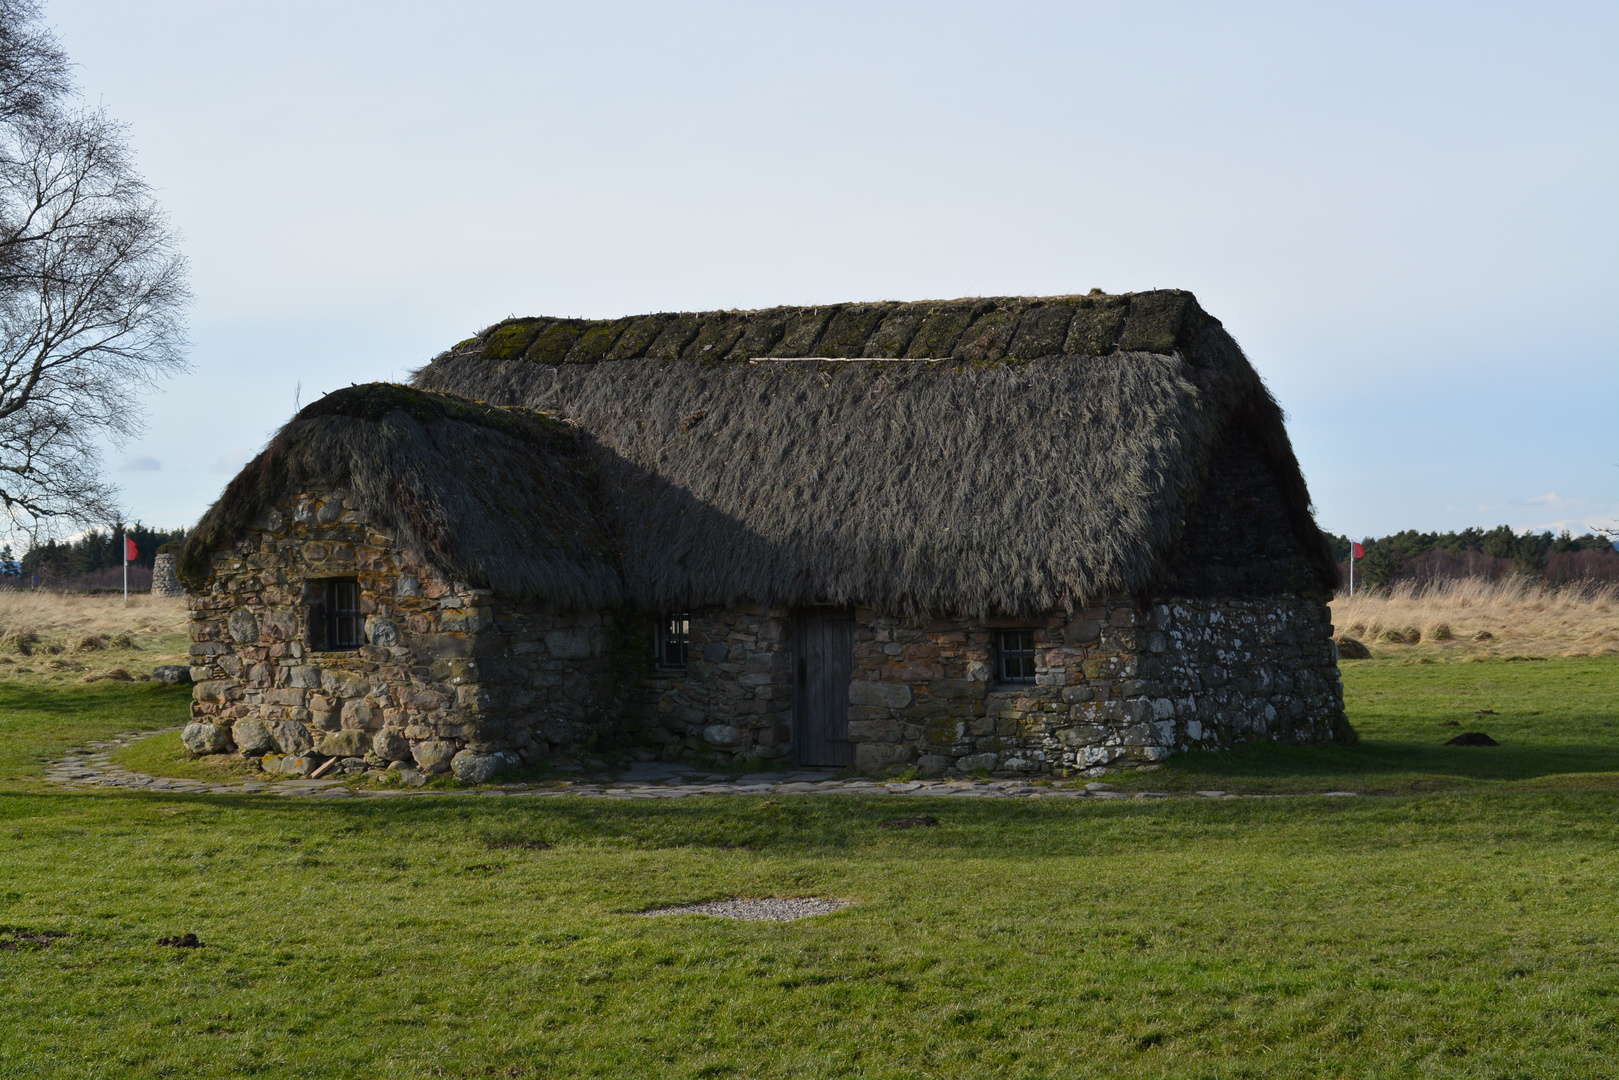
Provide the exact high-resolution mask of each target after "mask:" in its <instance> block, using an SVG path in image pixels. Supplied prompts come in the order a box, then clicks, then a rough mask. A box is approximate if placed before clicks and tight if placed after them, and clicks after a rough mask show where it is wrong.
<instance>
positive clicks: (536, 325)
mask: <svg viewBox="0 0 1619 1080" xmlns="http://www.w3.org/2000/svg"><path fill="white" fill-rule="evenodd" d="M1194 312H1195V313H1196V314H1195V316H1194V314H1193V313H1194ZM1205 320H1206V321H1212V322H1214V323H1215V325H1218V320H1214V319H1213V318H1212V317H1211V316H1208V315H1207V314H1205V313H1203V312H1202V309H1201V308H1200V307H1198V304H1197V299H1196V297H1195V296H1193V295H1192V294H1191V293H1190V292H1187V291H1184V290H1179V289H1157V290H1150V291H1146V292H1136V293H1118V294H1106V293H1102V292H1100V291H1098V290H1092V291H1091V292H1090V293H1087V294H1084V295H1079V294H1066V295H1057V296H1034V297H1021V296H996V297H964V298H960V299H956V300H921V301H911V302H899V301H870V302H845V303H836V304H814V305H804V306H779V307H773V308H757V309H751V310H729V311H704V312H654V313H650V314H645V315H633V316H626V317H622V318H618V319H576V318H555V317H522V318H509V319H503V320H501V321H500V322H497V323H495V324H494V325H492V326H490V327H488V328H486V329H485V330H483V331H481V332H480V333H478V334H477V335H474V336H473V337H471V338H468V339H466V340H465V341H463V342H461V343H460V344H458V345H456V346H455V347H454V348H452V349H450V350H449V351H447V352H446V353H444V354H441V358H444V357H449V356H468V355H471V356H477V357H478V358H480V359H483V360H495V361H505V360H526V361H528V362H531V363H541V364H576V363H596V362H600V361H603V360H638V359H646V360H658V361H672V360H693V361H701V362H715V361H728V362H738V361H746V360H756V359H787V358H792V359H810V358H820V359H828V360H854V359H875V360H895V359H913V360H914V359H940V360H943V359H958V360H989V361H993V360H1001V359H1035V358H1038V357H1041V356H1055V355H1086V356H1099V355H1100V356H1105V355H1112V354H1113V353H1116V352H1153V353H1166V354H1167V353H1170V352H1173V351H1175V350H1176V348H1177V347H1178V346H1179V345H1181V344H1182V339H1183V338H1184V337H1187V336H1188V333H1187V331H1190V330H1192V329H1193V328H1194V325H1195V324H1197V323H1199V322H1201V321H1205Z"/></svg>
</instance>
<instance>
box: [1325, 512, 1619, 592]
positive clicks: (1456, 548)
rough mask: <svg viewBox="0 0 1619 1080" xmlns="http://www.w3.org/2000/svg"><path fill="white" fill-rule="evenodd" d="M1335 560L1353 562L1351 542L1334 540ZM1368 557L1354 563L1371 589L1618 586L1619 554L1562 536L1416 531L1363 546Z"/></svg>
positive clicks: (1607, 545) (1596, 540)
mask: <svg viewBox="0 0 1619 1080" xmlns="http://www.w3.org/2000/svg"><path fill="white" fill-rule="evenodd" d="M1328 539H1329V540H1330V541H1331V544H1332V551H1333V555H1334V556H1336V557H1337V559H1338V561H1339V562H1340V563H1342V562H1345V561H1346V560H1348V558H1349V538H1348V537H1347V536H1331V537H1329V538H1328ZM1361 544H1362V546H1363V547H1364V548H1365V549H1366V557H1365V558H1363V559H1358V560H1356V562H1355V579H1356V581H1357V582H1363V583H1365V585H1366V587H1367V588H1372V589H1375V588H1381V587H1387V586H1389V585H1393V584H1395V583H1397V582H1401V581H1412V582H1416V583H1419V584H1420V583H1425V582H1429V581H1437V580H1444V579H1449V578H1460V577H1484V578H1491V579H1494V578H1499V577H1504V576H1507V575H1509V574H1519V575H1523V576H1527V577H1535V578H1540V579H1542V580H1544V581H1546V582H1547V583H1548V584H1552V585H1556V584H1561V583H1563V582H1568V581H1575V580H1602V581H1619V552H1615V551H1613V550H1612V541H1611V540H1609V539H1608V538H1607V537H1605V536H1599V535H1597V534H1595V533H1586V534H1585V535H1583V536H1574V535H1572V534H1571V533H1570V532H1569V531H1568V530H1566V529H1565V530H1564V531H1563V532H1561V533H1558V534H1556V535H1555V536H1554V535H1553V534H1552V533H1551V532H1550V531H1549V530H1548V531H1545V532H1538V533H1536V532H1526V533H1521V534H1520V533H1517V532H1514V531H1513V529H1512V527H1511V526H1508V525H1497V526H1496V527H1495V528H1493V529H1488V530H1485V529H1463V530H1461V531H1460V532H1447V533H1422V532H1416V531H1414V530H1407V531H1405V532H1399V533H1394V534H1392V535H1390V536H1384V537H1367V538H1366V539H1364V540H1362V541H1361Z"/></svg>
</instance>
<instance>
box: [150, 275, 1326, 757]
mask: <svg viewBox="0 0 1619 1080" xmlns="http://www.w3.org/2000/svg"><path fill="white" fill-rule="evenodd" d="M178 569H179V573H180V575H181V577H182V579H183V580H184V581H185V582H186V583H187V585H188V588H189V590H190V600H189V603H190V605H191V609H192V620H193V621H192V639H193V645H192V654H193V663H194V668H193V673H192V674H193V678H194V679H195V681H196V690H195V701H194V703H193V706H192V714H193V715H192V720H193V723H192V724H191V725H190V726H189V727H188V729H187V733H186V738H187V741H188V743H189V744H190V745H191V746H192V747H193V749H195V750H198V751H220V752H223V751H230V750H234V751H237V752H241V753H249V754H260V753H267V754H283V755H295V756H297V755H301V758H300V760H301V761H303V762H306V763H316V762H319V761H321V760H323V759H325V758H332V757H336V758H339V759H340V760H341V761H342V762H343V763H344V764H345V767H350V768H358V767H363V766H362V762H363V761H364V760H366V759H369V760H370V762H371V763H373V764H375V763H377V762H378V761H381V760H411V761H414V762H415V763H417V764H419V765H420V766H421V767H422V768H424V769H427V770H429V771H443V770H445V769H453V770H454V771H455V772H456V774H457V775H462V776H464V777H466V778H469V779H482V778H484V777H487V776H489V775H492V774H493V773H494V772H496V771H498V770H500V769H502V768H505V767H509V766H513V765H516V764H518V763H524V762H526V763H533V762H537V761H540V760H542V759H544V758H546V757H547V756H549V755H553V754H559V753H577V752H580V751H582V750H586V749H589V748H596V749H601V750H605V749H625V750H631V751H633V752H635V753H636V754H638V755H639V756H642V757H649V758H650V757H653V756H659V757H663V758H667V759H676V758H709V759H712V758H713V757H715V756H718V757H721V758H736V759H765V760H780V761H784V762H797V763H801V764H815V765H850V766H853V767H854V768H857V769H860V770H864V771H877V770H882V769H885V768H889V767H893V766H906V765H912V766H915V767H917V768H918V769H919V770H921V771H923V772H926V773H943V772H951V771H956V772H974V771H980V770H987V771H989V772H991V773H997V774H1011V775H1024V776H1030V775H1051V774H1062V773H1071V772H1075V771H1085V770H1092V769H1096V768H1099V767H1108V766H1113V765H1117V764H1128V763H1141V762H1151V761H1157V760H1160V759H1162V758H1163V757H1165V756H1167V755H1168V754H1170V753H1172V752H1174V751H1177V750H1183V749H1188V748H1193V747H1222V746H1230V745H1234V744H1237V743H1242V742H1247V741H1252V740H1255V739H1279V740H1286V741H1293V742H1322V741H1327V740H1333V739H1337V740H1341V741H1342V740H1348V739H1352V738H1353V732H1352V731H1351V730H1350V729H1349V727H1348V725H1347V723H1346V722H1345V719H1344V714H1343V696H1342V690H1341V686H1340V684H1339V681H1338V671H1337V665H1336V655H1335V653H1334V649H1333V645H1332V641H1331V629H1332V628H1331V626H1330V623H1329V614H1328V609H1327V606H1326V604H1327V601H1328V600H1329V599H1330V597H1331V594H1332V591H1333V589H1334V588H1335V587H1336V585H1337V567H1336V564H1335V563H1334V562H1333V560H1332V558H1331V555H1330V553H1329V551H1328V548H1327V545H1326V542H1325V540H1324V538H1323V536H1322V535H1321V533H1320V531H1319V530H1318V529H1317V527H1316V525H1315V522H1314V520H1313V518H1312V516H1311V510H1310V500H1309V495H1308V492H1307V491H1306V489H1305V484H1304V480H1303V477H1302V476H1301V474H1300V471H1299V467H1298V463H1297V461H1296V459H1295V458H1294V455H1293V452H1292V448H1291V446H1290V444H1289V442H1288V438H1287V433H1286V431H1285V429H1284V426H1283V423H1282V416H1281V412H1280V410H1279V409H1278V408H1277V406H1276V404H1275V402H1274V401H1273V400H1272V398H1271V397H1270V395H1269V393H1268V392H1267V391H1266V389H1265V387H1264V385H1263V383H1262V382H1261V380H1260V378H1259V376H1258V374H1257V373H1256V372H1255V371H1254V369H1253V367H1252V366H1251V365H1250V364H1249V363H1248V361H1247V360H1246V358H1245V357H1244V356H1243V354H1242V352H1241V350H1240V349H1239V348H1238V346H1237V344H1236V343H1235V341H1233V340H1232V338H1231V337H1230V336H1229V335H1228V334H1227V333H1226V332H1225V330H1224V329H1223V328H1222V326H1221V324H1220V322H1219V321H1218V320H1217V319H1215V318H1213V317H1212V316H1210V315H1208V314H1207V313H1205V312H1204V311H1203V310H1202V309H1201V308H1200V307H1199V306H1198V304H1197V302H1196V300H1195V299H1194V298H1193V297H1192V295H1191V294H1189V293H1185V292H1178V291H1158V292H1148V293H1136V294H1128V295H1118V296H1112V295H1102V294H1099V293H1092V294H1091V295H1088V296H1064V297H1054V298H996V299H981V300H958V301H948V302H923V303H875V304H840V305H829V306H826V307H816V308H774V309H770V310H764V311H746V312H742V311H730V312H708V313H702V314H661V315H649V316H641V317H635V318H626V319H618V320H613V321H592V320H580V319H512V320H507V321H505V322H502V323H499V324H497V325H495V326H493V327H491V328H490V329H488V330H486V331H484V332H483V333H481V334H479V335H477V336H476V337H473V338H469V339H468V340H466V341H464V342H462V343H460V344H459V345H457V346H455V347H454V348H453V349H451V350H449V351H448V352H446V353H444V354H442V355H441V356H439V357H437V358H435V359H434V360H433V361H432V362H431V363H429V364H428V365H427V366H426V367H424V368H422V369H421V370H420V371H418V372H417V373H416V376H415V378H414V381H413V384H412V385H411V386H409V387H405V386H394V385H385V384H373V385H367V386H357V387H352V388H350V389H347V390H342V391H338V392H337V393H334V394H331V395H329V396H328V397H326V398H323V399H322V400H321V401H318V402H316V403H315V404H313V405H310V406H309V407H307V408H305V409H304V410H303V411H302V412H300V413H299V414H298V415H297V416H296V417H294V418H293V420H292V421H291V422H290V423H288V424H287V426H286V427H285V428H283V429H282V430H281V431H280V432H279V433H278V434H277V435H276V436H275V438H274V439H272V440H271V442H270V444H269V446H268V447H267V448H266V449H265V450H264V452H263V453H262V454H260V455H259V457H258V458H257V459H255V460H254V461H253V462H252V463H251V464H249V465H248V466H247V468H246V469H245V470H243V472H242V474H241V475H240V476H238V477H236V478H235V479H234V480H233V481H232V482H231V483H230V485H229V486H228V487H227V488H226V490H225V492H224V494H223V496H222V497H221V498H220V500H219V502H218V503H217V504H216V505H215V506H214V507H213V508H212V509H211V510H210V511H209V512H208V513H207V515H205V517H204V518H203V520H202V521H201V522H200V523H199V525H198V527H197V528H196V529H195V530H194V531H193V532H192V533H191V535H190V537H189V538H188V540H187V544H186V547H185V549H184V551H183V552H182V553H181V557H180V561H179V567H178Z"/></svg>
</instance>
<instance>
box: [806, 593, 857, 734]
mask: <svg viewBox="0 0 1619 1080" xmlns="http://www.w3.org/2000/svg"><path fill="white" fill-rule="evenodd" d="M853 674H854V612H853V611H850V610H849V609H847V608H804V609H802V610H800V611H799V612H798V613H797V614H796V616H795V617H794V619H793V745H794V746H795V747H797V749H798V763H799V764H800V765H850V764H853V763H854V744H852V743H851V742H849V679H850V677H851V676H852V675H853Z"/></svg>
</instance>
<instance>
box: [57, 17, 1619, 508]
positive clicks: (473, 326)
mask: <svg viewBox="0 0 1619 1080" xmlns="http://www.w3.org/2000/svg"><path fill="white" fill-rule="evenodd" d="M47 19H48V20H49V22H50V23H51V24H52V25H54V26H55V27H56V29H57V31H58V32H59V34H60V35H61V38H62V40H63V42H64V44H65V45H66V47H67V49H68V52H69V54H70V56H71V57H72V59H73V60H74V61H75V62H76V63H77V64H78V65H79V76H80V80H81V83H82V85H83V88H84V90H85V91H86V94H87V96H88V97H89V99H90V100H92V101H99V102H101V103H103V104H104V105H105V106H106V107H107V108H108V110H109V111H110V112H111V113H113V114H114V115H115V116H117V117H119V118H121V119H123V120H125V121H127V122H128V123H129V124H130V125H131V138H132V140H133V143H134V145H135V148H136V150H137V153H138V157H139V161H140V164H141V167H142V168H143V170H144V172H145V174H146V176H147V177H148V178H149V179H150V180H151V181H152V182H153V183H154V184H155V185H156V186H157V187H158V188H159V190H160V193H161V197H162V200H163V202H164V204H165V206H166V207H167V209H168V210H169V212H170V213H171V215H172V217H173V219H174V222H175V224H176V225H177V226H178V227H179V228H180V230H181V231H182V232H183V233H184V236H185V248H186V250H187V252H188V254H189V256H190V258H191V260H192V268H193V275H194V286H195V289H196V292H197V296H198V299H199V302H198V304H197V307H196V309H195V313H194V320H193V328H194V329H193V340H194V342H195V351H194V362H195V373H194V374H193V375H191V376H189V377H186V378H184V379H181V380H177V381H175V382H173V383H171V384H169V385H168V386H167V387H166V388H165V390H164V391H163V392H162V393H158V394H154V395H153V396H151V397H150V398H149V399H147V407H148V410H149V415H150V418H151V431H150V434H149V436H148V437H147V438H145V439H144V440H143V441H141V442H140V443H139V444H136V445H132V446H130V447H128V448H126V449H125V450H124V451H122V452H118V451H114V452H112V453H110V454H109V458H108V465H109V468H111V469H114V470H116V472H115V475H116V477H117V479H118V480H119V482H120V483H121V484H122V485H123V487H124V490H125V493H126V497H127V502H128V505H129V507H130V509H131V511H132V513H133V514H134V515H136V516H139V517H140V518H142V519H143V520H145V521H146V522H148V523H151V524H169V525H180V524H190V523H191V522H192V521H194V520H195V519H196V517H197V516H198V514H200V513H201V511H202V510H203V509H205V508H206V507H207V505H208V504H209V503H210V502H211V501H212V500H213V499H214V498H215V497H216V496H217V495H218V493H219V490H220V489H221V487H222V486H223V485H224V483H225V481H226V480H228V479H229V476H230V475H231V474H232V473H233V472H234V471H235V470H236V468H237V467H239V466H240V465H241V464H242V463H243V462H245V461H246V460H247V458H248V457H249V456H250V455H251V454H252V453H254V452H255V451H257V450H258V449H259V448H260V447H261V446H262V445H263V443H264V442H265V440H266V439H267V438H268V436H269V434H270V433H271V432H272V431H273V430H274V429H275V428H276V427H277V426H278V425H279V424H281V423H283V422H284V421H285V420H286V419H287V417H288V416H289V415H290V414H291V412H292V410H293V405H294V395H295V391H296V389H297V388H298V387H299V386H300V385H301V394H302V400H303V401H304V402H306V403H307V402H308V401H310V400H312V399H313V398H315V397H317V396H319V395H320V394H321V393H323V392H325V391H328V390H331V389H333V388H335V387H338V386H344V385H347V384H348V383H351V382H364V381H367V380H372V379H388V378H391V379H404V378H406V377H407V373H408V372H409V371H410V370H411V369H413V368H414V367H417V366H419V365H421V364H422V363H424V362H425V361H427V360H428V359H430V358H431V357H432V356H433V355H434V354H435V353H436V352H438V351H439V350H441V349H443V348H445V347H446V346H448V345H450V344H451V343H453V342H455V341H457V340H460V339H461V338H463V337H466V336H468V335H469V334H470V333H472V332H474V331H476V330H478V329H480V328H481V327H483V326H486V325H488V324H489V323H491V322H494V321H495V320H497V319H500V318H503V317H505V316H507V315H512V314H520V315H528V314H534V315H542V314H543V315H581V316H592V317H602V316H617V315H625V314H635V313H641V312H646V311H657V310H696V309H710V308H731V307H744V308H745V307H762V306H769V305H773V304H801V303H813V302H830V301H839V300H869V299H923V298H936V297H956V296H965V295H994V294H1051V293H1066V292H1076V291H1078V292H1083V291H1085V290H1088V289H1090V288H1092V287H1093V286H1097V287H1101V288H1104V289H1107V290H1108V291H1123V290H1131V289H1146V288H1153V287H1160V286H1175V287H1180V288H1187V289H1191V290H1193V291H1194V292H1196V293H1197V295H1198V297H1199V299H1200V300H1201V301H1202V303H1203V306H1204V307H1205V308H1207V309H1208V310H1209V311H1211V312H1213V313H1214V314H1216V315H1217V316H1219V317H1220V318H1221V319H1222V320H1223V321H1224V322H1225V324H1226V326H1227V327H1228V328H1229V329H1230V330H1231V331H1232V332H1233V333H1234V334H1235V335H1236V337H1237V339H1238V340H1239V341H1240V342H1241V343H1242V344H1243V346H1244V348H1245V349H1246V350H1247V352H1248V355H1249V356H1250V358H1251V359H1252V360H1253V362H1254V363H1255V365H1257V366H1258V368H1259V370H1260V371H1261V372H1262V373H1263V374H1264V376H1265V378H1266V379H1267V381H1268V382H1269V384H1270V386H1271V389H1272V390H1273V392H1274V393H1275V394H1276V395H1277V397H1278V398H1279V399H1280V401H1281V402H1282V404H1283V406H1284V408H1286V409H1287V411H1288V413H1289V416H1290V418H1291V424H1290V427H1291V431H1292V435H1293V440H1294V445H1295V447H1296V448H1297V450H1298V453H1299V457H1300V459H1301V461H1302V463H1303V465H1304V471H1305V475H1306V477H1307V478H1308V480H1309V483H1310V489H1311V492H1312V494H1313V495H1314V497H1315V501H1316V506H1317V509H1318V517H1319V520H1320V522H1321V524H1322V526H1323V527H1324V528H1327V529H1329V530H1332V531H1335V532H1349V533H1352V534H1383V533H1387V532H1391V531H1395V530H1398V529H1403V528H1418V529H1447V528H1459V527H1463V526H1467V525H1474V524H1477V525H1485V526H1489V525H1494V524H1498V523H1502V522H1505V523H1509V524H1511V525H1514V526H1517V527H1519V528H1524V527H1530V526H1534V527H1548V526H1549V527H1559V526H1562V525H1565V524H1566V525H1568V526H1571V527H1573V528H1575V529H1576V531H1581V530H1583V528H1584V527H1585V526H1586V525H1590V524H1604V523H1615V522H1616V521H1619V415H1616V413H1619V410H1616V406H1619V309H1616V304H1615V296H1616V294H1619V289H1616V285H1619V244H1616V240H1619V227H1616V226H1619V221H1616V212H1619V167H1616V165H1619V161H1616V130H1619V129H1616V119H1619V93H1616V91H1619V75H1616V62H1615V56H1616V51H1615V46H1616V43H1619V5H1615V4H1613V3H1611V2H1606V3H1589V4H1577V3H1568V4H1564V3H1538V4H1524V3H1516V4H1491V3H1479V2H1469V3H1456V4H1426V3H1399V4H1361V5H1328V4H1308V5H1306V4H1297V3H1275V4H1240V3H1221V4H1212V3H1204V4H1145V3H1144V4H1121V3H1117V2H1110V3H1106V4H1100V3H1098V4H1086V3H1067V4H1039V3H1009V2H1002V3H996V4H950V3H937V2H935V3H927V4H921V3H917V4H898V3H874V2H862V3H836V2H821V3H816V4H800V5H790V4H775V5H772V4H760V3H757V2H755V3H748V4H734V5H733V4H721V3H692V4H684V5H681V4H624V3H596V4H580V3H572V4H545V3H468V2H462V3H457V4H444V3H433V4H426V3H406V2H392V3H386V4H383V3H348V4H342V3H319V4H316V3H301V2H289V0H282V2H278V3H274V4H270V3H233V4H224V3H185V2H170V3H163V2H157V3H142V4H129V3H127V2H124V3H111V2H102V0H82V2H70V0H52V2H51V3H50V5H49V7H48V8H47Z"/></svg>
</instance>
